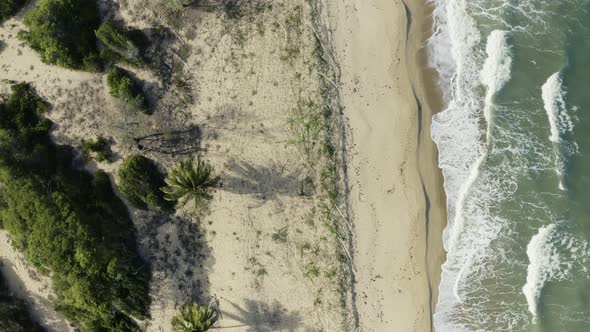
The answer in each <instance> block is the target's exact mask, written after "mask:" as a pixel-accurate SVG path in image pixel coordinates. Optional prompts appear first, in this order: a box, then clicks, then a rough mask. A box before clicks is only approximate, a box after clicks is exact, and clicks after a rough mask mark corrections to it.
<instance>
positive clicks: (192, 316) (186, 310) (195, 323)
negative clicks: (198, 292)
mask: <svg viewBox="0 0 590 332" xmlns="http://www.w3.org/2000/svg"><path fill="white" fill-rule="evenodd" d="M218 320H219V309H218V308H217V306H216V304H211V305H209V306H203V305H199V304H196V303H189V304H185V305H183V306H182V307H181V308H180V311H179V312H178V314H177V315H176V316H174V317H173V318H172V322H171V323H172V328H173V330H174V331H175V332H204V331H208V330H209V329H210V328H211V327H212V326H213V325H214V324H215V323H216V322H217V321H218Z"/></svg>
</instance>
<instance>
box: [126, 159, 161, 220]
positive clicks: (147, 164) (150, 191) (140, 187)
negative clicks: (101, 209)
mask: <svg viewBox="0 0 590 332" xmlns="http://www.w3.org/2000/svg"><path fill="white" fill-rule="evenodd" d="M163 178H164V176H163V175H162V174H160V171H159V170H158V168H157V166H156V165H155V164H154V163H153V162H152V161H151V160H150V159H148V158H146V157H144V156H140V155H132V156H129V157H127V158H126V159H125V161H123V165H122V166H121V169H120V170H119V174H118V181H117V182H118V185H119V190H120V191H121V194H123V196H125V198H126V199H127V200H128V201H129V202H130V203H131V204H132V205H133V206H135V207H136V208H139V209H146V208H147V207H159V208H162V209H168V208H169V207H170V206H169V203H168V202H166V201H165V200H164V198H163V195H162V192H161V191H160V190H159V188H160V187H161V186H162V185H164V181H163Z"/></svg>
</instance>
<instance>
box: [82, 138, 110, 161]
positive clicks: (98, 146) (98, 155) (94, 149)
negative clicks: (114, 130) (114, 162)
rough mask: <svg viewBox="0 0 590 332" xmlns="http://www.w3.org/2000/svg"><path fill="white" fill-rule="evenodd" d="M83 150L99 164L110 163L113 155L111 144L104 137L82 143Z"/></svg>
mask: <svg viewBox="0 0 590 332" xmlns="http://www.w3.org/2000/svg"><path fill="white" fill-rule="evenodd" d="M82 149H83V150H84V151H86V153H88V154H89V155H94V158H95V159H96V160H97V161H98V162H103V161H105V160H106V161H108V160H109V159H111V157H112V155H113V153H112V151H111V147H110V144H109V142H108V141H107V140H106V139H105V138H104V137H102V136H99V137H98V138H97V139H96V140H89V141H82Z"/></svg>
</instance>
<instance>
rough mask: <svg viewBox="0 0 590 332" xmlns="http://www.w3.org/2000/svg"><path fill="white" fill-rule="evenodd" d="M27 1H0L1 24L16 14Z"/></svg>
mask: <svg viewBox="0 0 590 332" xmlns="http://www.w3.org/2000/svg"><path fill="white" fill-rule="evenodd" d="M25 2H27V0H2V1H0V22H2V21H4V20H5V19H7V18H9V17H10V16H12V15H14V14H16V13H17V12H18V11H19V10H20V9H21V8H22V6H24V4H25Z"/></svg>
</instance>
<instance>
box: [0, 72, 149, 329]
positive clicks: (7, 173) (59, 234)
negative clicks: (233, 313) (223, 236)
mask: <svg viewBox="0 0 590 332" xmlns="http://www.w3.org/2000/svg"><path fill="white" fill-rule="evenodd" d="M46 108H47V105H46V104H45V103H44V102H43V101H42V100H41V99H40V98H39V97H38V96H37V95H36V94H35V93H34V91H33V90H32V88H31V87H30V86H29V85H27V84H16V85H14V86H13V87H12V95H11V96H10V97H9V98H8V100H7V101H6V102H5V103H3V104H0V183H2V186H1V187H0V221H1V223H2V226H3V227H4V228H5V229H6V230H8V231H9V232H10V234H11V236H12V238H13V241H14V244H15V246H16V247H17V248H18V249H20V250H21V251H23V253H24V254H25V257H26V258H27V259H28V260H29V261H30V262H31V263H32V264H33V265H34V266H35V267H37V268H38V270H39V271H41V272H42V273H51V277H52V281H53V286H54V289H55V292H56V294H57V300H56V308H57V309H58V310H60V311H62V312H63V313H64V314H65V315H66V316H67V317H68V318H69V319H71V320H73V321H79V322H81V328H82V331H135V330H137V328H136V326H135V324H134V322H133V321H132V319H131V316H133V317H135V318H138V319H143V318H145V317H146V315H147V312H148V306H149V297H148V281H149V274H148V272H149V271H148V267H147V266H146V264H145V263H144V262H143V260H142V259H141V258H140V257H139V255H138V254H137V245H136V242H135V230H134V228H133V223H132V221H131V220H130V218H129V215H128V212H127V208H126V207H125V205H124V204H123V202H121V201H120V200H119V199H118V198H117V196H116V195H115V194H114V193H113V191H112V187H111V183H110V180H109V177H108V176H107V175H106V174H105V173H103V172H98V173H96V174H90V173H88V172H86V171H83V170H79V169H76V168H74V167H73V166H72V165H73V160H74V156H75V153H74V150H73V148H71V147H68V146H61V145H55V144H54V143H52V141H51V140H50V137H49V130H50V128H51V122H50V121H49V120H47V119H45V118H43V113H44V112H45V110H46Z"/></svg>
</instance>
